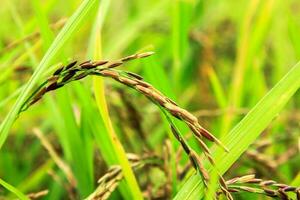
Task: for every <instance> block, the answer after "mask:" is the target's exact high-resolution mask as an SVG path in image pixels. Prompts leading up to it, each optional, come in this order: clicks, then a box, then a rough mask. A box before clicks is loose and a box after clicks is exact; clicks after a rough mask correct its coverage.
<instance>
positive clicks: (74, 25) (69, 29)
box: [0, 0, 98, 148]
mask: <svg viewBox="0 0 300 200" xmlns="http://www.w3.org/2000/svg"><path fill="white" fill-rule="evenodd" d="M97 2H98V1H97V0H85V1H83V3H82V4H81V5H80V6H79V8H78V9H77V10H76V12H75V13H74V14H73V15H72V16H71V18H70V19H69V20H68V22H67V23H66V25H65V26H64V27H63V29H62V30H61V31H60V32H59V34H58V35H57V37H56V38H55V40H54V41H53V43H52V44H51V46H50V48H49V49H48V51H47V53H46V54H45V55H44V57H43V59H42V60H41V62H40V64H39V65H38V67H37V69H36V70H35V72H34V73H33V75H32V76H31V78H30V80H29V81H28V83H27V84H26V87H25V88H24V90H23V91H22V93H21V94H20V95H19V97H18V99H17V100H16V103H15V104H14V106H13V108H12V109H11V111H10V112H9V113H8V114H7V116H6V117H5V119H4V120H3V122H2V123H1V126H0V148H1V147H2V145H3V144H4V142H5V140H6V138H7V136H8V134H9V130H10V128H11V126H12V125H13V123H14V121H15V119H16V117H17V116H18V113H19V111H20V108H21V106H22V104H23V103H24V101H25V100H26V97H27V96H28V95H29V94H30V92H31V90H32V89H33V88H34V86H35V84H36V83H37V82H38V81H39V80H40V78H41V75H42V74H43V72H45V71H46V70H47V67H48V66H49V64H50V63H51V61H53V60H54V58H55V57H56V56H57V55H58V53H59V52H60V50H61V49H62V47H63V46H64V45H65V43H66V42H67V41H68V40H69V39H70V38H71V36H73V35H74V33H75V31H76V30H77V29H78V28H79V27H80V25H81V24H82V22H83V20H84V19H85V17H86V16H87V14H88V13H89V12H90V11H91V10H92V9H93V8H94V6H95V5H96V4H97Z"/></svg>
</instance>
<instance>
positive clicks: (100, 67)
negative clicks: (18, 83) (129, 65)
mask: <svg viewBox="0 0 300 200" xmlns="http://www.w3.org/2000/svg"><path fill="white" fill-rule="evenodd" d="M152 54H153V52H146V53H138V54H133V55H130V56H127V57H124V58H121V59H119V60H116V61H103V60H101V61H93V62H92V61H90V60H88V61H84V62H82V63H80V64H77V61H74V62H71V63H69V64H67V65H66V66H62V67H60V68H58V69H57V70H56V71H55V72H54V73H53V75H52V76H51V77H49V78H48V79H47V80H46V81H45V82H43V83H42V84H41V85H40V86H39V87H38V88H37V89H36V90H35V92H33V94H32V95H31V96H30V97H29V98H28V99H27V100H26V101H25V103H24V104H23V106H22V109H21V112H23V111H25V110H27V109H28V108H29V107H30V106H31V105H33V104H35V103H36V102H38V101H39V100H40V99H41V98H42V97H43V96H44V95H45V94H46V93H47V92H49V91H52V90H56V89H59V88H60V87H63V86H64V85H66V84H67V83H69V82H72V81H76V80H80V79H82V78H84V77H86V76H88V75H96V76H103V77H109V78H112V79H114V80H116V81H117V82H119V83H121V84H123V85H126V86H128V87H130V88H133V89H135V90H136V91H138V92H139V93H141V94H142V95H144V96H146V97H147V98H149V99H150V100H151V101H152V102H153V103H154V104H156V105H157V106H158V107H159V108H161V110H162V111H163V112H164V114H165V115H166V117H167V118H168V121H169V123H170V126H171V130H172V132H173V134H174V136H175V138H176V139H177V140H178V141H179V142H180V144H181V146H182V147H183V149H184V151H185V152H186V154H187V155H188V156H189V158H190V160H191V162H192V164H193V166H194V168H195V169H196V170H197V171H198V172H199V173H200V175H201V177H202V178H203V180H204V183H205V184H206V183H207V182H208V180H209V174H208V172H207V171H206V170H205V168H204V167H203V164H202V161H201V158H200V157H199V156H198V155H197V153H196V152H195V151H194V150H193V149H192V148H190V147H189V145H188V143H187V142H186V140H185V139H184V138H183V137H182V135H181V134H180V133H179V131H178V129H177V128H176V126H175V124H174V123H173V122H172V120H171V119H170V118H169V117H168V114H171V115H172V116H174V117H176V118H177V119H179V120H181V121H182V122H184V123H185V124H186V125H187V126H188V127H189V128H190V130H191V131H192V133H193V136H194V137H195V138H196V140H197V141H198V142H199V144H200V146H201V148H202V150H203V152H204V155H205V156H206V157H207V158H208V160H209V161H210V163H211V164H212V165H213V166H215V163H214V160H213V159H212V157H211V152H210V150H209V148H208V147H207V145H206V144H205V143H204V142H203V138H205V139H207V140H209V141H211V142H214V143H216V144H217V145H219V146H220V147H222V148H223V149H224V150H225V151H228V150H227V148H226V147H225V146H224V145H223V144H222V143H221V142H220V141H219V140H218V139H217V138H216V137H215V136H214V135H213V134H211V133H210V132H209V131H207V130H206V129H205V128H203V127H202V126H201V125H200V124H199V122H198V119H197V118H196V117H195V116H194V115H193V114H191V113H190V112H188V111H187V110H185V109H183V108H181V107H179V106H178V105H177V104H176V103H175V102H174V101H173V100H171V99H170V98H168V97H166V96H164V95H163V94H162V93H161V92H160V91H158V90H157V89H156V88H154V87H153V86H152V85H151V84H149V83H147V82H145V81H144V80H143V78H142V77H141V76H139V75H137V74H135V73H132V72H127V71H121V70H116V69H115V68H116V67H118V66H120V65H123V64H124V63H125V62H128V61H131V60H134V59H139V58H144V57H148V56H150V55H152ZM167 113H168V114H167ZM19 114H20V113H19ZM220 185H221V188H223V191H224V192H225V193H226V194H227V196H228V198H229V199H231V197H230V194H229V193H228V192H226V184H225V181H224V179H223V178H222V176H220Z"/></svg>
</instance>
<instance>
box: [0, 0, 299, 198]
mask: <svg viewBox="0 0 300 200" xmlns="http://www.w3.org/2000/svg"><path fill="white" fill-rule="evenodd" d="M100 2H101V4H102V5H104V6H103V7H102V8H101V9H103V10H102V11H103V12H102V13H103V16H101V17H100V19H101V20H103V26H102V29H101V40H93V33H95V34H98V36H100V35H99V33H100V32H99V33H97V32H93V27H94V24H95V22H96V21H97V20H96V18H97V12H99V11H98V6H95V8H93V9H91V12H90V13H89V14H88V17H86V18H85V19H84V23H82V26H80V27H79V28H77V29H76V31H75V32H74V34H73V36H72V38H71V40H69V41H68V42H67V43H66V44H65V45H64V46H63V49H62V52H61V53H60V54H59V55H58V56H56V57H55V59H53V61H52V62H51V66H49V72H50V71H51V70H53V69H54V68H55V67H57V66H58V65H61V63H67V62H69V61H71V60H79V61H85V60H87V59H94V58H95V57H93V56H92V55H93V53H91V51H92V48H93V47H94V46H97V45H98V46H101V52H102V53H101V54H100V53H99V54H98V55H97V58H101V59H108V60H113V59H118V58H121V57H124V56H127V55H130V54H133V53H136V52H146V51H154V52H155V54H154V55H153V56H151V57H149V58H146V59H143V60H137V61H133V62H130V63H128V64H126V65H125V66H122V67H121V69H122V70H128V71H132V72H134V73H137V74H140V75H142V76H143V77H144V78H145V80H146V81H147V82H149V83H151V84H152V85H153V86H155V87H156V88H157V89H159V90H160V91H162V92H163V93H164V94H165V95H166V96H168V97H170V98H171V99H173V100H174V101H176V102H177V103H178V104H179V105H180V106H181V107H183V108H186V109H187V110H189V111H191V112H192V113H193V114H194V115H195V116H197V117H198V119H199V121H200V123H201V125H203V126H204V127H205V128H207V129H208V130H210V131H211V132H212V133H213V134H214V135H215V136H217V137H221V136H223V135H226V134H227V133H228V132H229V131H230V130H231V129H232V128H233V127H234V125H236V124H237V123H238V122H239V121H240V120H241V119H242V118H243V117H244V116H245V114H247V112H248V111H249V110H250V109H251V108H252V107H253V106H254V105H255V104H256V103H257V102H258V101H259V100H260V99H261V98H262V97H263V96H264V95H265V94H266V93H267V92H268V91H269V90H270V89H271V88H272V87H273V86H274V85H275V84H276V83H277V82H278V81H279V80H280V79H281V78H282V77H283V76H284V75H285V74H286V73H287V72H288V71H289V70H290V69H291V68H292V66H293V65H295V64H296V63H297V62H298V61H299V59H300V38H299V36H300V14H299V13H300V12H299V11H300V10H299V9H300V2H299V1H297V0H285V1H283V0H251V1H236V0H228V1H219V0H210V1H202V0H143V1H139V0H111V1H109V0H106V1H100ZM80 4H81V1H76V0H65V1H61V0H47V1H39V0H31V1H30V0H2V1H1V6H0V19H1V25H0V70H1V73H0V122H1V121H3V119H4V117H5V116H6V115H7V113H8V112H9V110H10V109H11V108H12V106H13V103H14V102H15V100H16V97H17V96H18V95H19V93H20V91H21V88H22V87H23V86H24V85H25V84H26V83H27V81H28V80H29V78H30V76H31V74H32V73H33V71H34V70H35V69H36V67H37V66H38V63H39V62H40V61H41V59H42V57H43V56H44V54H45V53H46V51H47V49H48V48H49V46H50V45H51V44H52V41H53V39H54V38H55V36H56V35H57V34H58V32H59V31H60V30H61V28H62V27H63V25H64V24H65V22H66V20H68V19H69V17H70V16H71V15H72V14H73V13H74V12H75V10H76V8H77V7H78V6H79V5H80ZM98 17H99V16H98ZM49 74H50V73H46V74H44V79H46V77H47V75H49ZM299 78H300V77H299ZM40 81H42V80H40ZM103 91H105V96H106V101H107V106H108V112H109V116H110V121H111V122H112V124H113V128H114V131H115V133H116V134H117V136H118V138H119V140H120V142H121V144H122V146H123V147H124V149H125V151H126V152H128V153H129V152H130V153H134V154H137V155H140V156H142V155H146V154H155V155H157V157H159V158H160V159H162V162H160V163H159V164H158V166H154V167H151V168H150V167H149V168H143V169H141V170H139V171H137V172H136V177H137V179H138V182H139V185H140V188H141V190H142V191H143V193H144V195H145V196H146V197H147V198H150V199H170V198H171V197H172V196H175V195H176V193H177V192H178V191H179V190H180V188H181V185H182V183H183V182H184V180H185V178H184V177H185V176H186V173H185V171H184V170H186V169H185V167H186V165H188V158H187V156H186V155H185V154H184V153H183V152H182V151H181V150H180V148H179V147H178V144H176V141H174V138H172V136H171V134H170V130H169V127H168V125H167V124H166V120H165V119H164V117H163V116H162V115H161V114H160V112H159V109H157V107H155V105H153V104H151V102H149V101H148V100H147V99H146V98H145V97H143V96H141V95H140V94H138V93H136V92H135V91H133V90H130V89H127V88H126V87H124V86H122V85H120V84H118V83H115V82H114V81H112V80H105V89H104V90H103ZM94 95H95V89H93V78H91V77H88V78H86V79H84V80H83V81H79V82H76V83H75V82H74V83H71V84H69V85H67V86H66V87H63V88H61V89H59V90H58V91H55V92H53V93H51V94H47V95H46V96H45V98H44V99H43V100H42V101H40V102H39V103H38V104H36V105H34V106H32V107H31V108H30V109H29V110H27V111H26V112H24V113H21V115H20V116H19V118H18V119H17V121H16V123H15V124H14V126H13V128H12V129H11V130H10V134H9V136H8V138H7V140H6V141H5V144H4V146H3V147H2V149H1V151H0V178H1V179H3V180H5V181H6V182H7V183H9V184H11V185H13V186H15V187H16V188H18V189H19V190H20V191H22V192H23V193H26V194H28V193H31V192H38V191H42V190H45V189H47V190H49V193H48V194H47V195H46V196H44V197H42V198H43V199H68V198H73V199H83V198H84V197H87V196H88V195H89V194H90V193H92V192H93V191H94V190H95V188H96V186H97V183H96V181H97V179H98V178H100V177H101V176H102V175H103V174H104V173H105V172H106V171H107V169H108V167H109V166H111V165H113V164H114V162H113V161H109V160H110V158H107V157H110V156H112V157H113V156H115V155H114V154H109V153H108V150H107V149H109V146H108V147H107V145H109V144H105V142H106V140H105V136H103V135H105V134H108V133H107V132H109V130H107V129H106V128H105V127H106V126H105V124H106V122H105V120H104V122H103V116H101V114H100V113H99V111H98V108H97V103H96V101H95V98H94ZM299 109H300V95H299V92H297V93H296V94H295V95H294V97H293V98H292V99H291V100H290V101H289V104H288V105H287V106H286V107H285V109H284V111H282V112H281V113H280V114H279V115H278V117H277V118H276V119H275V120H273V121H272V123H271V124H270V125H269V126H268V128H267V129H266V130H265V131H264V132H263V133H262V134H261V136H260V137H259V138H258V139H257V140H256V141H255V142H254V144H253V145H252V146H250V147H249V148H248V150H247V151H246V152H245V153H244V154H243V155H242V156H241V157H240V158H239V160H237V161H236V163H235V164H234V165H233V166H232V167H231V169H229V170H228V171H227V173H226V174H225V178H226V179H230V178H233V177H235V176H241V175H245V174H250V173H255V174H256V176H257V177H259V178H264V179H273V180H276V181H278V182H282V183H285V184H293V185H295V186H297V185H298V186H299V185H300V173H299V163H300V157H299V130H300V129H299V125H300V124H299V121H300V110H299ZM34 128H35V131H34V130H33V129H34ZM182 130H183V133H184V135H185V137H186V138H187V139H188V140H189V142H190V143H191V145H192V146H193V148H195V149H196V150H197V151H198V152H199V153H201V150H200V148H199V146H198V145H197V144H196V143H195V141H194V140H193V139H192V137H191V133H190V132H189V131H188V129H187V128H186V127H184V126H183V127H182ZM34 132H40V133H41V134H42V135H43V136H44V137H42V138H41V137H37V133H35V134H34ZM97 135H98V136H97ZM99 135H100V136H99ZM101 135H102V136H101ZM43 140H46V141H48V142H49V143H51V145H52V147H53V149H54V151H55V152H56V155H57V156H58V157H59V158H60V159H62V160H63V161H64V162H65V164H66V165H67V166H68V167H69V170H70V171H71V172H70V173H71V174H72V175H73V176H74V178H75V179H76V181H77V184H75V185H76V186H74V185H72V184H71V183H70V181H69V179H68V175H66V174H65V172H64V171H63V170H61V167H59V166H57V164H56V161H55V158H53V155H52V156H51V155H50V154H49V149H48V150H47V149H45V147H44V146H43V145H42V143H43ZM170 141H171V143H175V144H174V145H173V147H174V148H171V150H172V151H173V152H171V155H172V156H171V158H169V157H168V156H167V154H168V153H167V152H168V148H167V147H168V146H169V143H170ZM207 144H208V145H209V146H210V145H211V144H210V143H207ZM105 145H106V147H103V146H105ZM166 149H167V150H166ZM164 165H165V166H164ZM166 166H167V167H166ZM169 171H171V172H169ZM174 171H175V172H174ZM176 172H177V177H176V175H175V177H174V173H175V174H176ZM170 176H171V177H170ZM123 184H124V185H125V183H123ZM235 197H236V198H237V199H266V198H268V197H265V196H262V195H257V194H250V193H241V194H237V195H235ZM0 198H2V199H9V198H14V195H13V194H11V193H9V192H8V191H7V190H6V189H4V188H3V187H0ZM120 198H130V197H126V195H124V191H123V192H122V189H119V190H115V191H114V192H113V194H112V196H111V199H120Z"/></svg>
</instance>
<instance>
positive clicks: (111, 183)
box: [86, 154, 161, 200]
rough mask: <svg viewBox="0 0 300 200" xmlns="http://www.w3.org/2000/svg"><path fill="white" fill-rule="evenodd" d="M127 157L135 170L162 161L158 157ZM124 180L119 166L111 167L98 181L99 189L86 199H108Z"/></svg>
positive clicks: (131, 155) (130, 155)
mask: <svg viewBox="0 0 300 200" xmlns="http://www.w3.org/2000/svg"><path fill="white" fill-rule="evenodd" d="M127 157H128V160H129V162H130V163H131V167H132V168H133V169H134V170H138V169H140V168H143V167H144V166H146V165H147V166H155V165H157V164H158V162H160V161H161V160H160V159H159V158H158V157H156V156H153V155H143V156H142V157H139V156H137V155H135V154H127ZM123 178H124V176H123V173H122V169H121V167H120V166H119V165H117V166H112V167H110V169H109V170H108V171H107V172H106V173H105V174H104V175H103V176H102V177H101V178H100V179H99V180H98V187H97V188H96V189H95V191H94V192H93V193H92V194H90V195H89V196H88V197H87V198H86V200H106V199H108V198H109V196H110V195H111V193H112V192H113V191H114V190H115V189H116V188H117V187H118V185H119V183H120V181H121V180H122V179H123Z"/></svg>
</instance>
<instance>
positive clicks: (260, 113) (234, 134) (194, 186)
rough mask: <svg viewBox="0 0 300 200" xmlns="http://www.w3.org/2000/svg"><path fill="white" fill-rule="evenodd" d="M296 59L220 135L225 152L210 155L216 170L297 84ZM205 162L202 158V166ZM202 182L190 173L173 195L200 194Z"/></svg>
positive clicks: (270, 116) (245, 144) (224, 166)
mask: <svg viewBox="0 0 300 200" xmlns="http://www.w3.org/2000/svg"><path fill="white" fill-rule="evenodd" d="M299 77H300V63H297V64H296V65H295V66H294V67H293V68H292V69H291V70H290V71H289V73H288V74H287V75H286V76H284V77H283V78H282V79H281V80H280V81H279V82H278V83H277V84H276V85H275V86H274V87H273V88H272V89H271V91H270V92H269V93H268V94H266V95H265V96H264V97H263V98H262V99H261V100H260V101H259V102H258V103H257V104H256V106H254V108H253V109H252V110H251V111H250V112H249V113H248V114H247V115H246V116H245V117H244V118H243V119H242V121H241V122H239V123H238V124H237V125H236V126H235V127H234V128H233V129H232V130H231V131H230V132H229V134H227V135H226V136H225V137H224V138H222V139H221V141H222V143H223V144H225V146H226V147H227V148H229V153H224V152H222V150H220V149H216V147H214V148H213V151H212V152H213V158H214V160H215V161H216V163H217V166H218V170H219V172H220V173H221V174H224V173H225V172H226V171H227V170H228V169H229V168H230V167H231V166H232V165H233V164H234V162H235V161H236V160H237V159H238V158H239V157H240V156H241V155H242V153H243V152H245V151H246V150H247V148H248V147H249V145H251V144H252V143H253V142H254V141H255V139H256V138H257V137H258V136H259V135H260V134H261V133H262V131H263V130H264V129H265V128H266V127H267V126H268V125H269V124H270V123H271V121H272V120H273V119H274V118H275V117H276V116H277V115H278V113H279V112H280V111H281V110H282V108H283V107H284V106H285V105H286V103H287V102H288V100H289V99H290V98H291V97H292V96H293V94H294V93H295V92H296V91H297V89H298V88H299V87H300V79H299ZM207 164H208V162H206V166H208V165H207ZM204 191H205V190H204V185H203V183H202V181H201V180H200V177H199V176H198V175H196V174H194V175H192V176H191V177H190V178H189V179H188V180H187V181H186V182H185V184H184V185H183V187H182V188H181V190H180V191H179V193H178V194H177V195H176V197H175V199H180V200H182V199H201V198H202V197H203V195H204Z"/></svg>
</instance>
